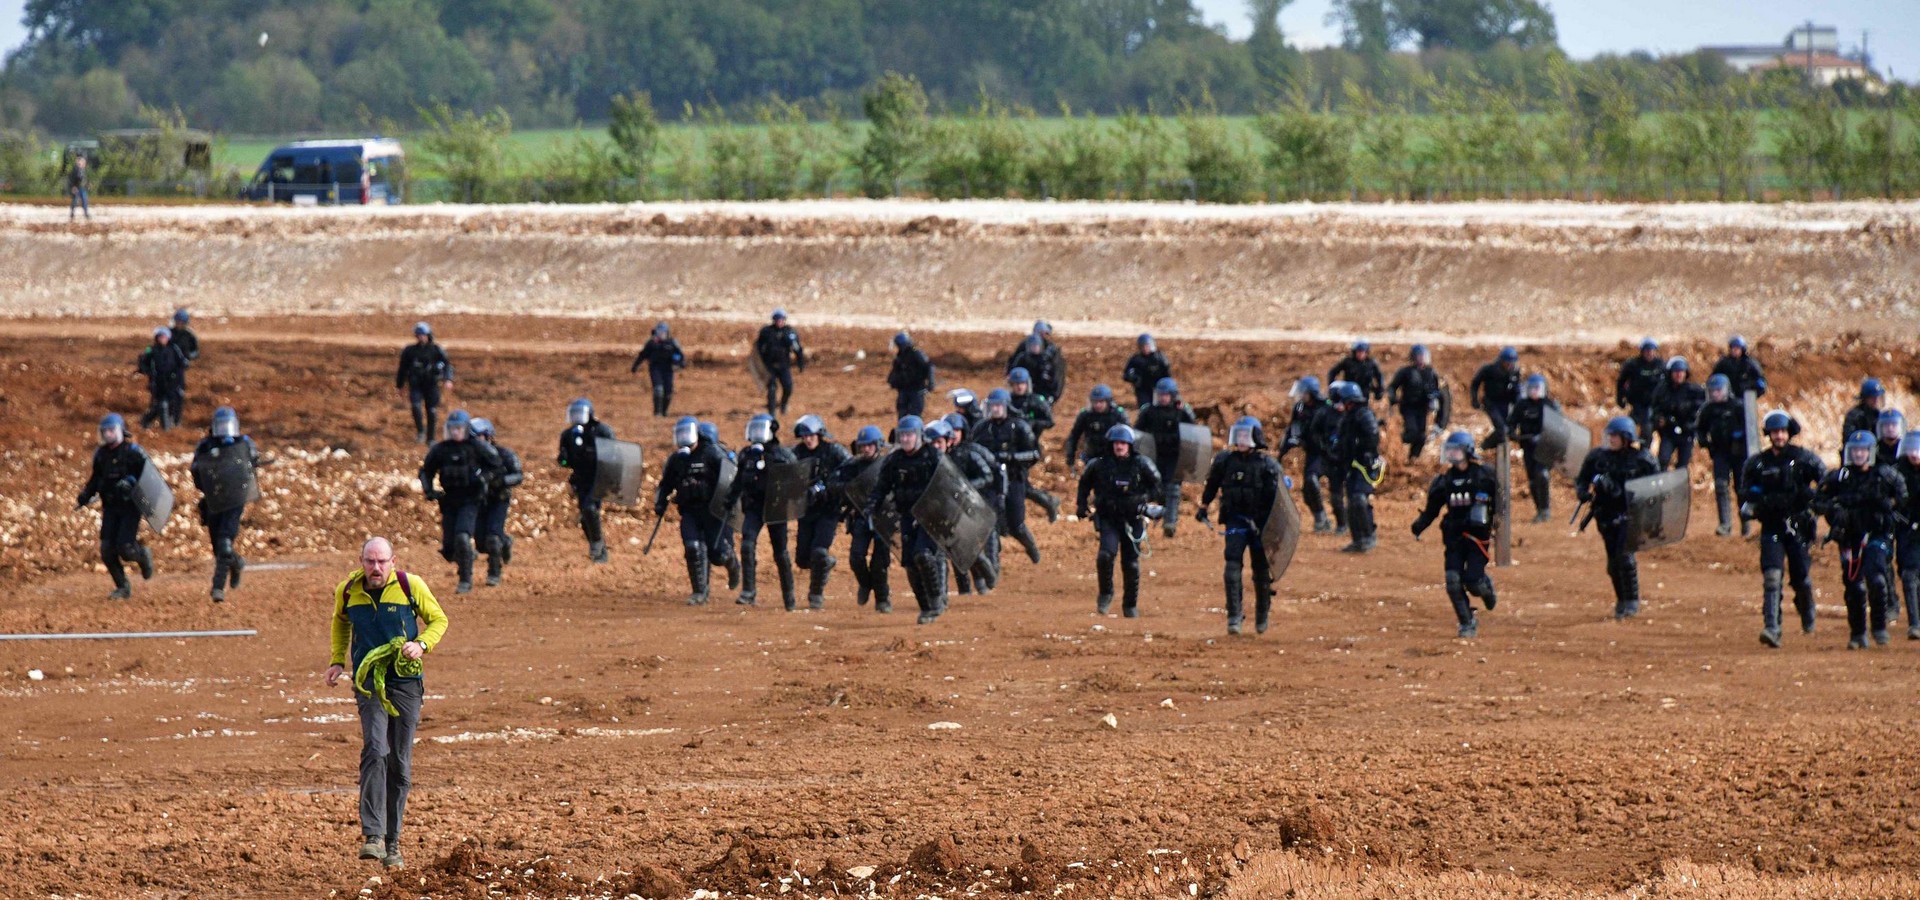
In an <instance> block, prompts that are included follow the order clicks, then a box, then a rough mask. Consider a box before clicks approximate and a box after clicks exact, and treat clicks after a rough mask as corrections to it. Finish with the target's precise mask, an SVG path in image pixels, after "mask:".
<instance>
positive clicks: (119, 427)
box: [98, 413, 127, 444]
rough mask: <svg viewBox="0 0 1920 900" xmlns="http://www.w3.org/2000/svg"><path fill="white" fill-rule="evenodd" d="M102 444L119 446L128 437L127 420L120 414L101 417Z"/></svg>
mask: <svg viewBox="0 0 1920 900" xmlns="http://www.w3.org/2000/svg"><path fill="white" fill-rule="evenodd" d="M98 430H99V433H100V443H102V444H117V443H120V442H121V441H122V440H125V439H126V437H127V420H126V419H123V418H120V414H119V413H107V414H106V415H104V416H101V417H100V428H99V429H98Z"/></svg>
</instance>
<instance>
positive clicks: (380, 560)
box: [360, 537, 393, 587]
mask: <svg viewBox="0 0 1920 900" xmlns="http://www.w3.org/2000/svg"><path fill="white" fill-rule="evenodd" d="M360 568H361V569H362V570H363V571H365V572H366V573H367V586H368V587H380V586H381V585H384V584H386V583H387V579H388V578H390V577H392V576H393V544H392V543H390V542H388V540H387V539H386V538H383V537H376V538H373V539H371V540H368V541H367V542H366V543H365V544H364V545H362V546H361V547H360Z"/></svg>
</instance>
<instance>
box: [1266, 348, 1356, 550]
mask: <svg viewBox="0 0 1920 900" xmlns="http://www.w3.org/2000/svg"><path fill="white" fill-rule="evenodd" d="M1287 396H1288V397H1289V398H1290V399H1292V400H1293V415H1292V416H1291V417H1290V418H1289V419H1288V420H1287V433H1286V437H1284V438H1282V439H1281V441H1280V458H1281V459H1283V460H1284V459H1286V458H1287V451H1289V450H1292V449H1294V448H1295V447H1298V448H1300V452H1301V453H1302V454H1303V455H1304V456H1305V457H1306V461H1305V462H1304V463H1302V464H1301V467H1300V480H1301V485H1300V497H1301V499H1303V500H1305V501H1306V503H1307V511H1308V512H1311V513H1313V531H1314V533H1315V534H1327V533H1330V532H1332V531H1333V522H1331V521H1329V520H1328V519H1327V513H1326V510H1325V509H1324V508H1322V506H1321V503H1322V502H1323V501H1322V498H1321V496H1320V481H1321V479H1323V478H1326V477H1327V456H1326V452H1325V445H1324V444H1323V443H1322V442H1321V441H1320V439H1319V432H1318V431H1317V430H1316V428H1315V425H1314V422H1315V419H1316V418H1317V417H1318V416H1319V415H1320V413H1321V411H1322V410H1326V409H1330V408H1331V404H1329V403H1327V401H1326V400H1325V399H1324V398H1322V397H1321V396H1320V379H1319V378H1316V377H1314V376H1312V375H1307V376H1305V377H1303V378H1301V379H1299V380H1298V381H1295V382H1294V383H1293V387H1292V388H1291V389H1289V390H1288V391H1287ZM1333 512H1334V515H1335V516H1337V517H1339V518H1340V522H1341V524H1342V525H1343V526H1344V525H1345V524H1346V511H1345V510H1343V509H1341V508H1340V507H1339V506H1338V505H1336V506H1335V507H1334V509H1333Z"/></svg>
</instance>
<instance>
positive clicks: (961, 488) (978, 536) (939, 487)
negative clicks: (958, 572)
mask: <svg viewBox="0 0 1920 900" xmlns="http://www.w3.org/2000/svg"><path fill="white" fill-rule="evenodd" d="M913 520H914V521H915V522H916V523H918V524H919V525H920V527H921V528H923V529H926V532H927V536H928V537H930V538H932V539H933V542H934V543H936V544H939V545H940V548H941V549H942V550H945V551H947V555H948V556H949V557H951V558H952V560H953V564H954V565H956V566H959V567H960V568H962V569H968V568H972V567H973V564H974V563H975V562H976V561H978V560H979V559H980V557H981V555H982V554H983V553H985V552H986V549H987V540H988V539H989V538H991V537H992V536H993V530H994V525H995V523H996V521H997V520H998V515H997V514H996V513H995V511H994V509H993V508H992V507H990V506H988V505H987V501H986V500H985V499H983V498H982V497H981V496H980V492H979V491H976V490H974V489H973V485H970V484H968V483H967V479H966V476H964V475H961V474H960V469H959V467H957V466H955V465H954V464H953V460H951V459H947V458H946V457H944V456H943V457H941V458H940V465H939V468H937V469H935V470H934V474H933V481H932V482H931V483H929V484H928V485H927V489H926V492H925V493H922V494H921V495H920V499H919V500H918V501H916V502H915V503H914V504H913Z"/></svg>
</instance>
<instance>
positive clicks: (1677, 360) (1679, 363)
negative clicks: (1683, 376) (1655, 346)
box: [1667, 356, 1693, 373]
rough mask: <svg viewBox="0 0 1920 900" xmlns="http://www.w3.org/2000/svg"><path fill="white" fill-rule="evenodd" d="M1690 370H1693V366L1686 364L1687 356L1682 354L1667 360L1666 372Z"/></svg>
mask: <svg viewBox="0 0 1920 900" xmlns="http://www.w3.org/2000/svg"><path fill="white" fill-rule="evenodd" d="M1691 371H1693V367H1692V366H1690V365H1688V364H1687V358H1686V357H1684V356H1676V357H1674V358H1672V359H1669V360H1667V372H1668V373H1673V372H1691Z"/></svg>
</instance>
